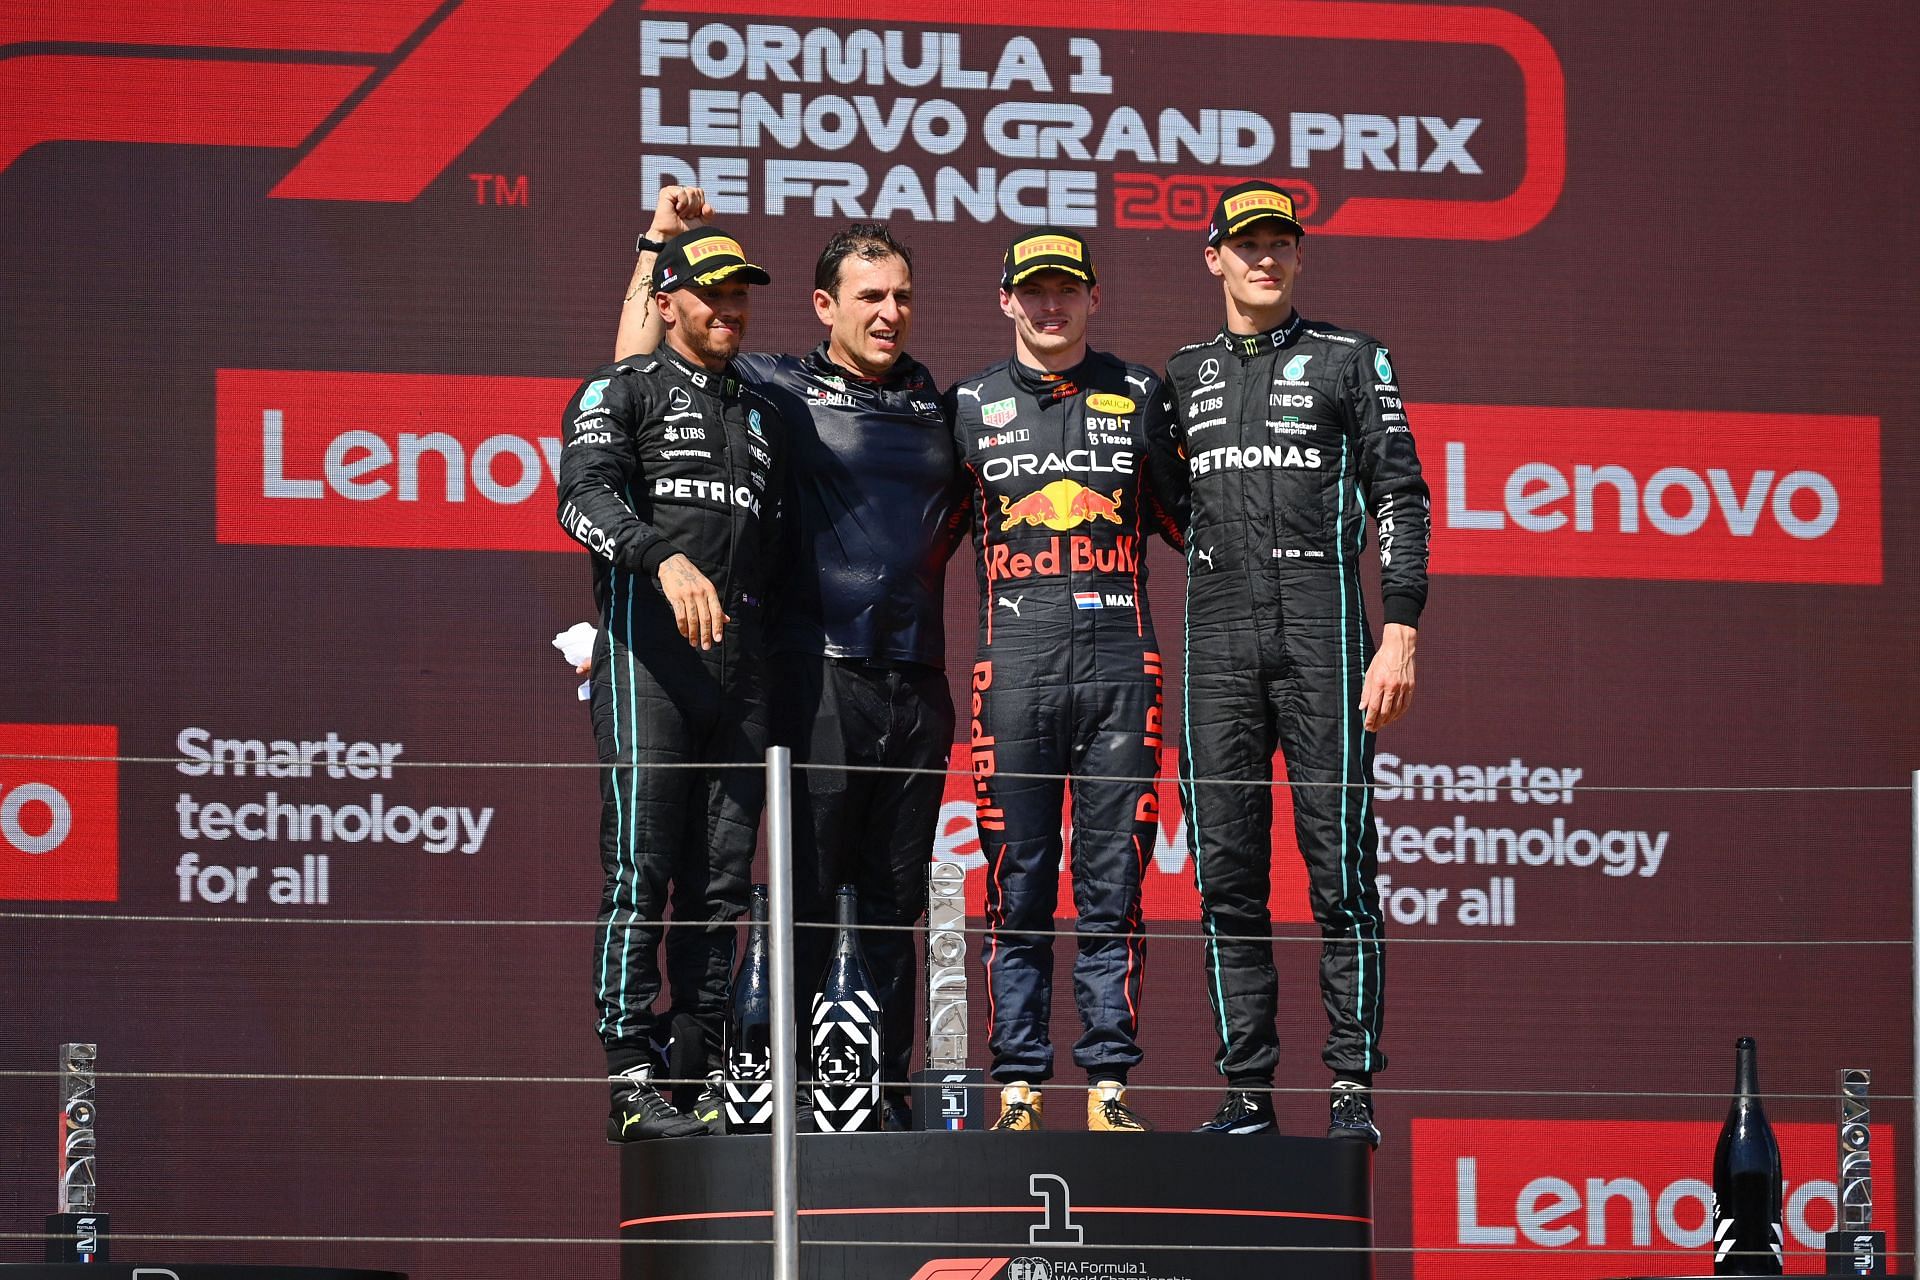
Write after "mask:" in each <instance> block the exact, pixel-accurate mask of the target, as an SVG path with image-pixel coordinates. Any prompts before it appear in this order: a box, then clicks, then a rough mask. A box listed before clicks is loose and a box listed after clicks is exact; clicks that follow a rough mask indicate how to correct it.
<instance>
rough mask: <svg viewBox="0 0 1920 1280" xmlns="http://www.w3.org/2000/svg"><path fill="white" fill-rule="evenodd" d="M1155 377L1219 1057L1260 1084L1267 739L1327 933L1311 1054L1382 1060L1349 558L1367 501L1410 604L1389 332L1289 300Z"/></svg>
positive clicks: (1415, 571)
mask: <svg viewBox="0 0 1920 1280" xmlns="http://www.w3.org/2000/svg"><path fill="white" fill-rule="evenodd" d="M1167 381H1168V383H1169V384H1171V390H1172V394H1173V405H1174V413H1175V415H1176V417H1177V420H1178V429H1179V432H1180V435H1181V437H1182V439H1183V441H1184V447H1185V451H1186V454H1187V460H1188V473H1189V476H1190V479H1191V486H1192V519H1191V523H1190V525H1189V527H1188V531H1187V544H1188V550H1187V645H1186V663H1185V669H1186V679H1185V689H1184V692H1183V694H1182V703H1183V705H1182V715H1181V723H1182V725H1183V729H1182V733H1183V737H1184V742H1183V747H1184V751H1183V755H1184V757H1185V767H1184V768H1183V769H1182V771H1181V772H1182V775H1183V778H1184V779H1190V780H1191V781H1188V782H1187V783H1186V785H1185V787H1184V790H1185V801H1186V809H1187V832H1188V842H1189V844H1190V846H1191V852H1192V854H1193V859H1194V873H1195V876H1196V878H1197V880H1198V884H1199V890H1200V900H1201V908H1202V912H1203V917H1204V926H1205V930H1206V932H1207V934H1208V936H1209V941H1208V943H1207V965H1208V980H1207V991H1208V994H1209V996H1210V997H1211V999H1212V1001H1213V1007H1214V1011H1215V1013H1216V1015H1217V1017H1218V1022H1219V1030H1220V1038H1221V1048H1220V1053H1219V1055H1218V1057H1217V1059H1216V1063H1217V1065H1218V1067H1219V1069H1220V1072H1221V1074H1223V1075H1225V1076H1226V1077H1228V1079H1229V1080H1230V1081H1231V1082H1233V1083H1236V1084H1260V1083H1265V1082H1270V1081H1271V1080H1272V1078H1273V1070H1274V1064H1275V1061H1276V1060H1277V1058H1278V1043H1277V1040H1276V1035H1275V1028H1274V971H1273V947H1272V945H1271V944H1270V943H1269V942H1268V941H1266V939H1267V937H1268V936H1269V935H1270V934H1271V933H1272V923H1271V918H1270V916H1269V914H1268V910H1267V895H1268V889H1269V883H1268V881H1269V874H1268V873H1269V870H1270V867H1271V859H1272V847H1273V845H1272V825H1273V808H1272V800H1271V797H1270V794H1269V791H1268V788H1267V786H1266V785H1265V784H1266V783H1267V782H1268V781H1269V780H1270V778H1271V777H1272V763H1271V762H1272V757H1273V751H1274V747H1275V745H1276V744H1277V745H1278V746H1279V748H1280V751H1281V752H1282V754H1283V755H1284V757H1285V760H1286V769H1287V777H1288V780H1289V781H1290V782H1291V783H1292V784H1294V785H1293V788H1292V798H1293V812H1294V829H1295V833H1296V835H1297V837H1298V839H1299V845H1300V852H1301V854H1302V855H1303V856H1304V857H1305V859H1306V864H1307V871H1308V878H1309V881H1310V885H1311V889H1310V892H1311V896H1312V906H1313V914H1314V919H1315V920H1316V921H1317V922H1318V923H1319V926H1320V932H1321V937H1322V938H1323V940H1324V941H1323V944H1322V947H1321V960H1320V989H1321V995H1322V998H1323V1000H1324V1002H1325V1004H1326V1009H1327V1017H1328V1020H1329V1022H1330V1023H1331V1026H1332V1029H1331V1031H1330V1033H1329V1034H1328V1037H1327V1043H1326V1049H1325V1052H1324V1054H1323V1057H1324V1060H1325V1061H1326V1063H1327V1065H1328V1066H1329V1067H1331V1068H1333V1069H1334V1070H1335V1071H1348V1072H1370V1071H1374V1070H1378V1069H1379V1068H1380V1067H1382V1066H1384V1065H1385V1063H1386V1058H1385V1056H1384V1055H1383V1054H1382V1053H1381V1051H1380V1029H1381V1015H1382V1009H1383V1004H1382V999H1381V995H1382V983H1383V979H1384V966H1383V958H1382V955H1381V946H1382V944H1381V923H1382V922H1381V915H1380V899H1379V891H1378V889H1377V887H1376V886H1375V884H1374V874H1375V870H1376V853H1377V837H1376V835H1375V831H1374V822H1373V805H1372V797H1371V794H1370V792H1369V790H1368V787H1369V785H1370V784H1371V781H1372V774H1373V735H1372V734H1371V733H1368V732H1367V731H1366V730H1365V728H1364V721H1365V715H1364V713H1363V712H1362V711H1361V710H1360V709H1359V708H1360V695H1361V691H1362V688H1363V685H1364V682H1365V678H1366V672H1367V664H1368V661H1369V659H1370V658H1371V657H1372V655H1373V649H1374V641H1373V636H1372V633H1371V631H1370V630H1369V628H1368V625H1367V614H1366V608H1365V606H1364V604H1363V602H1362V600H1361V597H1360V574H1359V562H1360V554H1361V541H1362V537H1363V533H1364V527H1365V520H1366V517H1367V516H1369V515H1371V516H1372V517H1373V518H1374V521H1375V527H1376V530H1377V538H1378V542H1379V552H1380V564H1381V572H1380V577H1381V584H1382V585H1381V594H1382V596H1383V597H1384V604H1385V614H1386V621H1388V622H1397V623H1404V624H1406V625H1408V626H1414V625H1417V624H1418V622H1419V619H1420V610H1421V608H1422V606H1423V605H1424V604H1425V602H1426V594H1427V530H1428V514H1427V486H1426V482H1425V481H1424V480H1422V479H1421V475H1420V458H1419V455H1418V454H1417V453H1416V452H1415V451H1414V444H1413V435H1412V434H1411V432H1410V431H1409V429H1408V426H1407V418H1406V407H1405V405H1404V404H1403V403H1402V401H1401V396H1400V388H1399V385H1398V383H1397V382H1396V381H1395V378H1394V373H1393V366H1392V364H1391V363H1390V362H1389V361H1388V359H1387V351H1386V348H1384V347H1382V346H1380V345H1379V344H1378V343H1377V342H1375V341H1374V340H1373V339H1372V338H1369V337H1367V336H1366V335H1365V334H1360V333H1354V332H1351V331H1349V330H1345V329H1336V328H1332V327H1330V326H1326V325H1319V324H1314V323H1311V322H1309V321H1305V320H1302V319H1301V318H1300V317H1299V316H1298V315H1297V314H1296V315H1294V316H1293V317H1292V318H1291V319H1290V320H1289V321H1288V322H1287V323H1286V324H1284V325H1282V326H1280V327H1279V328H1278V329H1274V330H1271V331H1269V332H1266V333H1260V334H1254V335H1240V334H1228V333H1221V334H1218V335H1216V336H1215V337H1214V338H1213V339H1212V340H1210V341H1207V342H1203V343H1199V344H1197V345H1195V346H1191V347H1187V348H1185V349H1184V350H1182V351H1180V352H1178V353H1177V354H1175V356H1174V357H1173V359H1172V361H1170V362H1169V364H1168V369H1167ZM1223 781H1224V782H1235V783H1254V784H1258V785H1220V784H1221V783H1222V782H1223Z"/></svg>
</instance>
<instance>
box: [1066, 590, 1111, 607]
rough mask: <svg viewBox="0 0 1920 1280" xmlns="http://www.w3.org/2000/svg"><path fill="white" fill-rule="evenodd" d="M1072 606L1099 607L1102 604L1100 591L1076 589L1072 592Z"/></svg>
mask: <svg viewBox="0 0 1920 1280" xmlns="http://www.w3.org/2000/svg"><path fill="white" fill-rule="evenodd" d="M1073 607H1074V608H1076V609H1099V608H1103V607H1104V606H1103V605H1102V604H1101V603H1100V593H1099V592H1098V591H1076V592H1074V593H1073Z"/></svg>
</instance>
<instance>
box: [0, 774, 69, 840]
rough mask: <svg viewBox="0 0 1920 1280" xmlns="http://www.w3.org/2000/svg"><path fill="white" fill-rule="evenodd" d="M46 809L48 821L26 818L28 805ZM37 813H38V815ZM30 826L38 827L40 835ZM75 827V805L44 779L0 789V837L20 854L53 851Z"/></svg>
mask: <svg viewBox="0 0 1920 1280" xmlns="http://www.w3.org/2000/svg"><path fill="white" fill-rule="evenodd" d="M36 804H37V805H39V806H40V807H41V808H43V809H45V811H46V814H47V821H45V822H44V823H41V822H28V821H23V818H26V817H27V815H28V813H29V812H30V811H29V809H28V806H29V805H36ZM35 816H37V815H35ZM29 827H33V828H39V831H38V834H36V833H35V831H34V830H30V829H29ZM72 830H73V806H72V805H69V804H68V803H67V798H66V797H65V796H63V795H61V794H60V793H59V792H58V791H56V790H54V788H52V787H50V786H48V785H47V784H46V783H44V782H23V783H21V784H20V785H19V786H17V787H14V788H13V789H12V790H11V791H8V790H4V789H0V840H5V841H6V842H7V843H8V844H10V845H12V846H13V847H14V848H16V849H18V850H19V851H20V852H21V853H29V854H42V853H52V852H53V851H54V850H55V849H58V848H59V847H60V846H61V845H63V844H65V843H66V842H67V835H68V833H69V832H71V831H72Z"/></svg>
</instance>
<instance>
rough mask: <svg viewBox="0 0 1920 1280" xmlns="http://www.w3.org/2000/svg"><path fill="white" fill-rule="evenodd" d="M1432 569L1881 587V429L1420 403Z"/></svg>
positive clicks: (1859, 423)
mask: <svg viewBox="0 0 1920 1280" xmlns="http://www.w3.org/2000/svg"><path fill="white" fill-rule="evenodd" d="M1413 412H1414V415H1415V416H1414V422H1415V424H1416V426H1415V429H1416V430H1417V431H1418V432H1419V433H1420V440H1421V461H1422V462H1423V463H1424V464H1425V467H1426V470H1427V474H1428V476H1429V477H1430V480H1429V483H1431V484H1432V486H1433V507H1434V512H1435V516H1436V519H1435V524H1436V525H1437V526H1438V528H1437V531H1436V533H1435V536H1434V540H1433V567H1434V570H1435V571H1436V572H1439V573H1498V574H1517V575H1519V576H1521V577H1528V578H1682V579H1690V580H1694V581H1709V582H1712V581H1718V582H1854V583H1867V584H1873V583H1878V582H1879V581H1880V574H1881V570H1880V423H1879V420H1878V419H1875V418H1857V417H1827V416H1814V415H1810V414H1762V413H1681V412H1674V411H1672V410H1652V409H1640V410H1634V409H1541V408H1523V407H1519V406H1506V405H1464V404H1428V405H1419V406H1417V407H1415V409H1414V411H1413Z"/></svg>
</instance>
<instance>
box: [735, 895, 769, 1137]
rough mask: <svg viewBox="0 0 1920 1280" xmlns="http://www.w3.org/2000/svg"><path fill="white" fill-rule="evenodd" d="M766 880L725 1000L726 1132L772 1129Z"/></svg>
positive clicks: (751, 909) (749, 914) (750, 912)
mask: <svg viewBox="0 0 1920 1280" xmlns="http://www.w3.org/2000/svg"><path fill="white" fill-rule="evenodd" d="M768 946H769V944H768V941H767V886H765V885H763V884H757V885H755V886H753V901H752V905H751V906H750V907H749V908H748V912H747V954H746V956H745V957H744V958H743V959H742V960H741V961H740V972H739V973H737V974H735V975H734V977H733V993H732V996H731V998H730V999H729V1000H728V1003H727V1085H726V1094H727V1132H728V1133H771V1132H772V1131H773V994H772V989H771V987H770V986H769V968H770V962H769V959H768V956H767V950H768Z"/></svg>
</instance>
